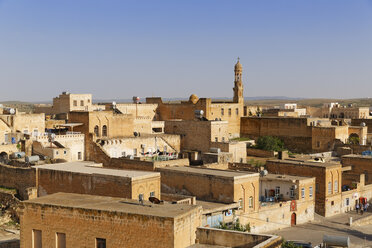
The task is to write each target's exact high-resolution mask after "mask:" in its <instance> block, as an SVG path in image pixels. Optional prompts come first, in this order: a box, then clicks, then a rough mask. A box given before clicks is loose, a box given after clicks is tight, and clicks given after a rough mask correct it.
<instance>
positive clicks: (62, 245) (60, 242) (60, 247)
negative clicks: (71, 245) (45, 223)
mask: <svg viewBox="0 0 372 248" xmlns="http://www.w3.org/2000/svg"><path fill="white" fill-rule="evenodd" d="M56 239H57V240H56V246H57V248H66V234H65V233H56Z"/></svg>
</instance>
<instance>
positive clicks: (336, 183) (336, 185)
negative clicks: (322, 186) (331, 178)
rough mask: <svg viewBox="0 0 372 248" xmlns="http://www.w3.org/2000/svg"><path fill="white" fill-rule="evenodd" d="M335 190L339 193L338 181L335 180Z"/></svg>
mask: <svg viewBox="0 0 372 248" xmlns="http://www.w3.org/2000/svg"><path fill="white" fill-rule="evenodd" d="M335 192H336V193H337V192H338V181H337V180H335Z"/></svg>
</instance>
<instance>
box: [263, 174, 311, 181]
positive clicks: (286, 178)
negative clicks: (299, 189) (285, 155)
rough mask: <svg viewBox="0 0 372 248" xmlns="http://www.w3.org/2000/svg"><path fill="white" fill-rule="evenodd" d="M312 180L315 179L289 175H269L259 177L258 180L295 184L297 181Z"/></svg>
mask: <svg viewBox="0 0 372 248" xmlns="http://www.w3.org/2000/svg"><path fill="white" fill-rule="evenodd" d="M313 178H315V177H300V176H291V175H283V174H272V173H269V174H267V175H266V176H263V177H260V180H273V181H287V182H295V181H297V180H299V181H302V180H308V179H310V180H311V179H313Z"/></svg>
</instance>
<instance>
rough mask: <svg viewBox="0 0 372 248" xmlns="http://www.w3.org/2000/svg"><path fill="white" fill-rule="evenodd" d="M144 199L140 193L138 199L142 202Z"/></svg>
mask: <svg viewBox="0 0 372 248" xmlns="http://www.w3.org/2000/svg"><path fill="white" fill-rule="evenodd" d="M143 199H144V198H143V194H139V195H138V201H140V202H141V201H143Z"/></svg>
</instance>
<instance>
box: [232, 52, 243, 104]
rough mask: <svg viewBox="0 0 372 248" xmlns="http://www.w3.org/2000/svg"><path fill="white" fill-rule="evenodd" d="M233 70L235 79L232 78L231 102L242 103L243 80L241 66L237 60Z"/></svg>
mask: <svg viewBox="0 0 372 248" xmlns="http://www.w3.org/2000/svg"><path fill="white" fill-rule="evenodd" d="M234 72H235V80H234V88H233V90H234V99H233V102H235V103H244V96H243V81H242V72H243V66H242V64H240V62H239V58H238V62H237V63H236V64H235V68H234Z"/></svg>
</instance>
